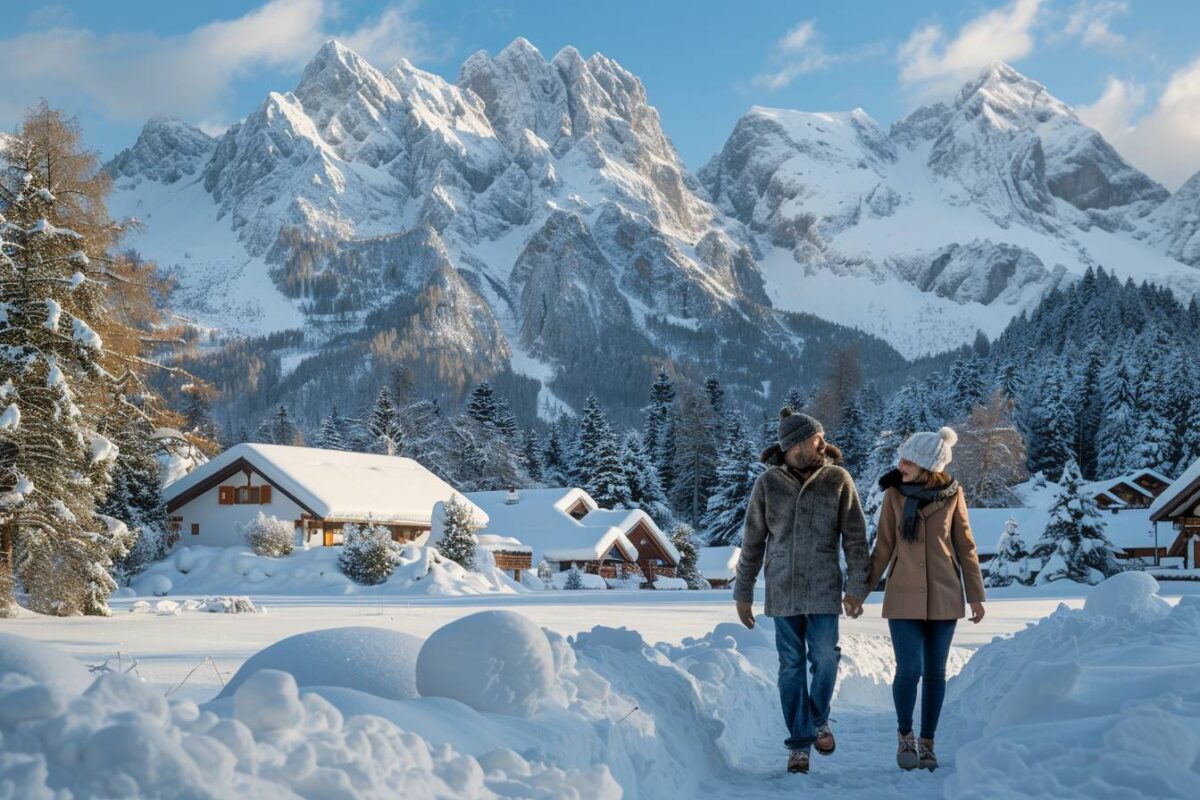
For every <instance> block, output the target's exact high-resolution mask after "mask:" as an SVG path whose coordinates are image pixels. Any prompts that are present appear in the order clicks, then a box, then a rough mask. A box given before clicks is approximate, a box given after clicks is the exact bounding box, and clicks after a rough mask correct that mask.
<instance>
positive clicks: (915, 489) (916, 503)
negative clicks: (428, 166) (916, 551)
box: [879, 469, 958, 542]
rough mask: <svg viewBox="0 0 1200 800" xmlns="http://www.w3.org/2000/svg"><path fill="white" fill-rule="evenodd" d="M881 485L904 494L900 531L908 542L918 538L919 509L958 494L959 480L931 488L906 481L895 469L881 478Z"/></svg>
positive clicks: (883, 487)
mask: <svg viewBox="0 0 1200 800" xmlns="http://www.w3.org/2000/svg"><path fill="white" fill-rule="evenodd" d="M879 486H880V487H881V488H882V489H884V490H885V491H886V490H887V489H893V488H894V489H895V490H896V491H898V492H900V494H902V495H903V496H904V517H903V519H902V520H901V525H900V533H901V534H902V535H903V536H904V540H905V541H906V542H915V541H916V540H917V510H918V509H920V508H923V507H924V506H927V505H929V504H930V503H935V502H937V501H939V500H949V499H950V498H952V497H954V495H956V494H958V481H955V480H951V481H950V483H949V484H948V485H946V486H943V487H942V488H940V489H931V488H929V487H928V486H924V485H922V484H919V483H905V482H904V478H903V476H901V475H900V470H898V469H894V470H892V471H891V472H889V473H887V474H886V475H884V476H883V477H882V478H880V479H879Z"/></svg>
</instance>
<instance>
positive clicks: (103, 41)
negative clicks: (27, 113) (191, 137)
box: [0, 0, 430, 130]
mask: <svg viewBox="0 0 1200 800" xmlns="http://www.w3.org/2000/svg"><path fill="white" fill-rule="evenodd" d="M411 10H412V5H411V4H410V3H394V4H391V5H389V6H388V7H386V8H385V9H384V10H383V11H382V12H381V13H380V15H379V16H377V17H375V18H372V19H368V20H365V21H364V22H363V24H362V25H360V26H358V27H356V28H352V29H349V30H339V29H338V28H337V27H336V23H337V21H338V17H339V16H340V9H339V7H338V6H337V4H336V0H270V1H269V2H267V3H265V4H263V5H261V6H259V7H258V8H255V9H254V10H252V11H249V12H247V13H246V14H244V15H242V16H240V17H237V18H236V19H231V20H222V21H218V22H213V23H209V24H207V25H203V26H201V27H198V28H195V29H194V30H191V31H189V32H187V33H183V34H179V35H173V36H159V35H155V34H148V33H112V34H97V33H94V32H93V31H91V30H88V29H86V28H80V27H71V26H70V25H54V26H52V27H47V28H44V29H41V30H34V31H31V32H27V33H22V34H19V35H17V36H14V37H12V38H9V39H5V40H0V52H3V53H4V54H5V59H4V61H5V66H4V70H5V80H4V81H3V84H2V85H0V122H2V123H3V124H4V125H5V126H6V127H12V126H13V125H15V124H16V122H17V121H18V120H19V118H20V116H21V114H22V113H23V111H24V109H26V108H28V107H29V106H31V105H32V104H33V103H35V102H36V101H37V99H38V98H39V97H46V98H47V99H48V100H50V101H51V102H52V103H53V104H56V105H68V104H69V107H70V108H72V109H73V110H83V109H85V108H86V109H88V110H94V111H96V112H98V113H100V114H101V115H103V116H104V117H106V118H108V119H110V120H120V121H140V120H142V119H144V118H146V117H148V116H151V115H156V114H171V115H175V116H179V117H182V118H184V119H188V120H192V121H196V120H203V121H204V122H205V124H206V125H207V126H208V128H209V129H210V130H215V129H217V128H219V127H220V126H221V125H222V124H224V123H222V122H220V120H222V119H228V118H229V117H230V110H229V109H228V108H227V107H226V103H227V102H228V100H229V95H230V93H231V90H232V88H233V86H234V84H235V82H236V80H237V79H238V78H239V77H241V76H244V75H245V74H247V73H249V72H251V71H253V70H258V69H264V68H276V69H284V70H298V69H299V68H300V67H302V66H303V64H304V63H305V62H306V61H307V60H308V59H309V58H311V57H312V56H313V55H314V54H315V53H316V51H317V50H318V49H319V48H320V46H321V45H322V44H323V43H324V42H325V41H326V40H328V39H330V38H337V39H341V40H342V41H344V42H346V44H347V46H350V47H353V48H355V49H357V50H358V52H359V53H360V55H362V56H363V57H364V58H366V59H367V60H368V61H371V62H372V63H376V64H377V65H379V66H381V67H388V66H391V64H393V63H395V61H396V60H398V58H399V57H400V56H401V55H403V56H406V57H408V58H412V59H414V60H419V59H420V58H421V57H422V56H424V55H425V54H426V53H427V49H426V42H427V41H429V39H430V37H429V35H428V31H427V30H426V29H425V28H424V26H422V25H421V24H420V23H417V22H415V21H413V20H412V19H411V18H410V13H411ZM359 48H361V49H359ZM47 54H53V57H47ZM240 111H243V112H244V111H245V109H240Z"/></svg>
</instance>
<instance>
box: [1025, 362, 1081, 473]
mask: <svg viewBox="0 0 1200 800" xmlns="http://www.w3.org/2000/svg"><path fill="white" fill-rule="evenodd" d="M1069 387H1070V382H1069V381H1068V380H1067V378H1066V375H1065V370H1064V369H1063V367H1062V365H1060V364H1056V365H1052V366H1050V367H1048V368H1047V371H1046V375H1045V379H1044V381H1043V383H1042V387H1041V402H1040V403H1039V404H1038V407H1037V408H1036V409H1032V410H1031V411H1030V412H1029V419H1030V430H1029V436H1028V437H1027V438H1026V442H1025V444H1026V448H1027V453H1026V460H1027V465H1028V468H1029V471H1030V472H1044V473H1046V474H1048V475H1051V474H1054V473H1056V472H1059V471H1060V470H1062V469H1063V467H1064V466H1065V465H1066V463H1067V462H1068V461H1074V460H1075V452H1074V450H1073V449H1072V444H1073V442H1074V440H1075V428H1076V425H1075V415H1074V412H1073V411H1072V406H1073V403H1072V400H1071V398H1070V397H1069V396H1068V393H1069V391H1070V388H1069ZM1076 463H1078V462H1076Z"/></svg>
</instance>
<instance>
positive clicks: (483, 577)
mask: <svg viewBox="0 0 1200 800" xmlns="http://www.w3.org/2000/svg"><path fill="white" fill-rule="evenodd" d="M340 553H341V548H339V547H314V548H312V549H309V550H296V551H294V552H292V553H291V554H290V555H287V556H282V557H279V558H272V557H270V556H260V555H256V554H255V553H254V551H252V550H250V549H249V548H247V547H206V546H196V547H180V548H177V549H176V550H173V551H172V552H171V553H169V554H168V555H167V557H166V558H165V559H163V560H162V561H160V562H158V563H156V564H153V565H151V566H150V567H149V568H148V569H147V570H146V571H145V572H143V573H142V574H141V575H140V576H139V577H138V578H137V579H136V580H134V581H133V589H134V591H135V592H136V593H137V594H138V595H140V596H143V597H144V596H147V595H153V596H155V597H162V596H164V595H168V594H170V595H199V596H204V595H210V596H237V595H264V594H270V595H322V596H329V595H333V596H337V595H347V594H366V595H397V594H403V595H444V596H456V595H473V594H494V593H497V592H499V593H505V594H515V593H518V592H524V591H525V589H524V588H523V587H521V586H520V585H519V584H517V583H516V582H514V581H513V580H512V579H511V578H509V577H508V576H507V575H505V574H504V573H503V572H501V571H500V570H497V569H488V570H485V571H483V572H479V571H469V570H465V569H463V568H462V567H461V566H459V565H458V564H456V563H454V562H453V561H450V560H448V559H445V558H442V556H441V555H440V554H439V553H438V552H437V550H436V549H434V548H432V547H423V546H420V545H416V544H407V545H404V546H403V547H397V548H396V549H395V551H394V553H393V572H392V576H391V577H390V578H388V579H387V580H386V581H384V582H383V583H381V584H379V585H378V586H359V585H358V584H356V583H354V582H353V581H351V580H350V579H349V578H347V577H346V576H345V575H343V574H342V571H341V569H339V568H338V563H337V559H338V555H339V554H340Z"/></svg>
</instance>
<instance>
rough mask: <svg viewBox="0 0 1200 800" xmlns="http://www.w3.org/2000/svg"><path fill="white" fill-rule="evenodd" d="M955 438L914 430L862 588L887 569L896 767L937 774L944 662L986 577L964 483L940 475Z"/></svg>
mask: <svg viewBox="0 0 1200 800" xmlns="http://www.w3.org/2000/svg"><path fill="white" fill-rule="evenodd" d="M957 440H958V435H957V434H956V433H955V432H954V431H953V430H951V429H950V428H942V429H941V430H940V431H938V432H937V433H930V432H926V433H915V434H913V435H912V436H911V437H909V439H908V440H907V441H906V442H905V443H904V444H903V445H901V446H900V451H899V455H900V464H899V468H898V469H894V470H892V471H891V472H889V473H887V474H886V475H884V476H883V477H882V478H880V480H879V484H880V486H881V487H882V488H883V489H884V490H885V492H884V496H883V506H882V508H881V509H880V512H879V526H878V529H877V533H876V536H875V549H874V551H873V552H872V553H871V572H870V575H869V577H868V582H867V586H870V587H872V588H874V587H875V586H876V585H878V583H879V579H880V578H882V577H883V575H884V572H885V571H886V572H887V575H888V579H887V586H886V587H885V588H884V594H883V616H884V617H885V618H886V619H887V621H888V627H889V629H890V630H891V634H892V648H893V650H894V651H895V653H896V679H895V682H894V683H893V684H892V698H893V700H894V701H895V704H896V721H897V726H898V739H899V745H898V747H897V750H896V763H897V764H898V765H899V766H900V768H901V769H905V770H909V769H915V768H916V767H921V768H922V769H928V770H930V771H933V770H934V769H937V765H938V763H937V756H936V755H935V754H934V750H933V736H934V733H935V731H936V729H937V722H938V717H939V715H940V714H941V711H942V701H943V699H944V698H945V696H946V658H947V656H949V654H950V640H951V639H953V638H954V628H955V626H956V625H957V623H958V620H960V619H962V618H963V617H964V616H966V610H965V608H964V604H963V593H964V590H965V592H966V598H967V601H968V602H970V604H971V622H975V623H978V622H979V621H980V620H982V619H983V613H984V612H983V601H984V592H983V575H982V574H981V573H980V570H979V557H978V555H976V553H975V539H974V538H973V537H972V536H971V526H970V523H969V522H968V521H967V504H966V501H965V500H964V499H963V491H962V487H960V486H959V485H958V482H957V481H955V480H954V479H953V478H951V477H950V476H949V475H947V474H946V472H945V469H946V466H947V465H948V464H949V463H950V458H951V449H952V448H953V447H954V443H955V442H956V441H957ZM918 681H921V682H922V692H921V730H920V738H919V739H915V740H914V737H913V709H914V708H915V706H916V702H917V682H918Z"/></svg>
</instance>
